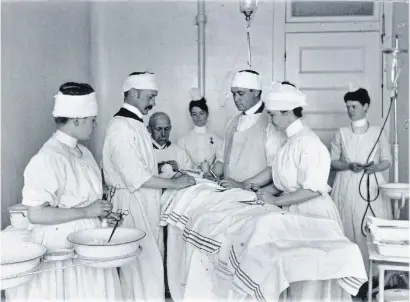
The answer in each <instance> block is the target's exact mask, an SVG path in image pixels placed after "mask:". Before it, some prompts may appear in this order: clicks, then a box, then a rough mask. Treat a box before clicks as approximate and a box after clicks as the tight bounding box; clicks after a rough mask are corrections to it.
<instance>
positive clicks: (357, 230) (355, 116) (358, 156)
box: [330, 88, 392, 270]
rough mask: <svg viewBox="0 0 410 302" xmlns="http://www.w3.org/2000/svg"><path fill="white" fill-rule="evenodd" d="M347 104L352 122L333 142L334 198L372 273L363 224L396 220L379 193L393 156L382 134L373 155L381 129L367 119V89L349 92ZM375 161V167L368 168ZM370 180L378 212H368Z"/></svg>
mask: <svg viewBox="0 0 410 302" xmlns="http://www.w3.org/2000/svg"><path fill="white" fill-rule="evenodd" d="M344 101H345V103H346V108H347V113H348V115H349V118H350V119H351V121H352V122H351V124H350V125H348V126H347V127H343V128H340V129H339V131H338V132H337V133H336V135H335V137H334V139H333V141H332V143H331V152H330V153H331V158H332V168H333V169H334V170H336V171H337V174H336V178H335V181H334V184H333V190H332V198H333V200H334V201H335V203H336V205H337V207H338V209H339V213H340V216H341V218H342V222H343V226H344V230H345V232H346V237H347V238H349V239H350V240H351V241H352V242H354V243H356V244H357V245H358V246H359V248H360V251H361V253H362V256H363V260H364V263H365V265H366V269H367V270H368V266H369V263H368V250H367V239H366V237H365V236H364V235H363V233H362V230H363V228H364V226H363V225H362V224H363V223H365V221H364V222H362V221H363V217H364V216H369V215H370V216H373V215H376V217H379V218H383V219H392V209H391V203H390V200H389V199H388V198H386V197H385V196H383V195H382V194H381V193H380V194H378V192H377V190H378V184H384V183H386V181H385V180H384V177H383V175H382V172H383V171H386V170H387V169H388V168H389V167H390V163H391V154H390V149H389V143H388V141H387V138H386V135H385V133H382V135H381V136H380V140H379V142H378V143H377V145H376V147H375V148H374V150H373V152H372V149H373V146H374V144H375V143H376V141H377V138H378V136H379V133H380V127H378V126H371V125H369V122H368V121H367V119H366V112H367V110H368V108H369V105H370V97H369V94H368V92H367V91H366V90H365V89H363V88H360V89H358V90H356V91H352V92H348V93H346V95H345V96H344ZM370 152H372V153H371V155H370ZM371 162H373V164H372V165H371V166H369V167H365V165H366V164H367V163H371ZM362 177H363V180H362V183H361V185H360V191H359V184H360V180H361V179H362ZM367 178H369V181H370V183H369V184H370V186H369V189H370V196H369V197H370V200H372V201H371V208H372V210H373V211H374V213H372V212H371V210H368V211H367V212H366V207H367V202H366V200H364V199H363V198H365V199H367ZM376 179H377V182H376ZM360 193H361V195H362V196H363V198H362V196H361V195H360ZM373 199H374V200H373ZM365 212H366V213H365Z"/></svg>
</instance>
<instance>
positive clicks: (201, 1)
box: [196, 0, 206, 97]
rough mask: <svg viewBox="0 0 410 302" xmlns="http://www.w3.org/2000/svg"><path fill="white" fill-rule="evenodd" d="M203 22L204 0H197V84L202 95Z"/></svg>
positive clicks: (203, 72) (203, 87) (203, 93)
mask: <svg viewBox="0 0 410 302" xmlns="http://www.w3.org/2000/svg"><path fill="white" fill-rule="evenodd" d="M205 23H206V15H205V0H198V15H197V16H196V24H197V25H198V86H199V90H200V91H201V96H202V97H205Z"/></svg>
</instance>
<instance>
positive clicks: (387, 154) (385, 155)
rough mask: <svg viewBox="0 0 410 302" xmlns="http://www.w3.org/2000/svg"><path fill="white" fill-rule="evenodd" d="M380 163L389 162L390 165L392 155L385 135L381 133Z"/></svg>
mask: <svg viewBox="0 0 410 302" xmlns="http://www.w3.org/2000/svg"><path fill="white" fill-rule="evenodd" d="M379 144H380V161H384V160H386V161H389V162H390V163H391V161H392V155H391V151H390V144H389V141H388V139H387V135H386V133H385V132H384V131H383V133H382V135H381V136H380V141H379Z"/></svg>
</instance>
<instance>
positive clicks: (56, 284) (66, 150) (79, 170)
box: [6, 131, 122, 301]
mask: <svg viewBox="0 0 410 302" xmlns="http://www.w3.org/2000/svg"><path fill="white" fill-rule="evenodd" d="M78 148H79V149H77V148H76V140H75V139H74V138H72V137H70V136H68V135H67V134H65V133H62V132H60V131H57V132H56V134H54V135H53V136H52V137H51V138H50V139H49V140H48V141H47V142H46V143H45V144H44V146H43V147H42V148H41V149H40V151H39V152H38V154H37V155H35V156H34V157H33V158H32V159H31V161H30V162H29V164H28V165H27V167H26V170H25V172H24V188H23V204H24V205H27V206H39V205H41V204H43V203H44V202H49V203H50V205H51V206H54V207H57V206H58V207H59V208H75V207H85V206H88V205H89V204H91V203H92V202H93V201H95V200H97V199H101V197H102V179H101V173H100V169H99V167H98V165H97V163H96V162H95V160H94V157H93V155H92V154H91V152H90V151H89V150H88V149H87V148H86V147H84V146H82V145H78ZM80 150H81V151H80ZM100 225H101V222H100V221H99V219H98V218H87V219H78V220H74V221H71V222H67V223H61V224H55V225H30V228H32V234H33V235H32V236H33V237H32V241H33V242H36V243H40V244H43V245H45V246H46V247H47V249H48V251H51V250H53V249H62V248H70V243H69V242H68V240H67V236H68V235H69V234H70V233H72V232H75V231H78V230H82V229H90V228H98V227H100ZM58 262H60V264H61V261H58ZM72 263H73V262H72V260H65V261H62V265H64V266H66V265H71V264H72ZM56 266H57V261H56V262H46V263H43V264H42V265H41V267H40V270H45V269H52V268H55V267H56ZM61 293H63V296H62V295H61ZM62 298H64V299H65V300H66V301H70V300H71V301H74V300H77V301H85V300H95V301H97V300H98V301H115V300H117V301H118V300H122V292H121V286H120V283H119V277H118V273H117V270H116V269H115V268H112V269H102V268H89V267H86V266H77V267H73V268H67V269H64V270H55V271H49V272H43V273H40V274H38V275H36V276H35V277H34V279H33V281H31V282H30V283H28V284H26V285H23V286H20V287H16V288H13V289H9V290H7V291H6V299H7V301H36V300H37V301H38V300H50V301H58V300H60V301H61V299H62Z"/></svg>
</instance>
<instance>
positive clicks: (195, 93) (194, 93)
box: [189, 88, 202, 101]
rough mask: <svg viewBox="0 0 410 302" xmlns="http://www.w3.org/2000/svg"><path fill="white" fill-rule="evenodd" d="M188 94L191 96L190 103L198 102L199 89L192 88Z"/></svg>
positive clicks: (199, 97) (199, 96)
mask: <svg viewBox="0 0 410 302" xmlns="http://www.w3.org/2000/svg"><path fill="white" fill-rule="evenodd" d="M189 94H190V95H191V100H192V101H199V100H200V99H201V98H202V97H201V91H200V90H199V88H192V89H191V91H190V92H189Z"/></svg>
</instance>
